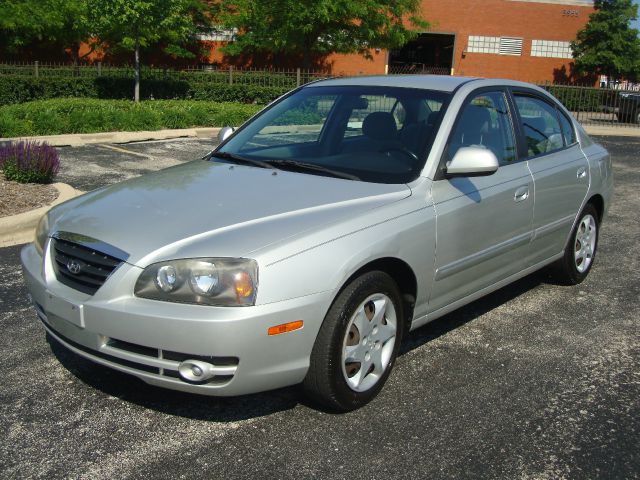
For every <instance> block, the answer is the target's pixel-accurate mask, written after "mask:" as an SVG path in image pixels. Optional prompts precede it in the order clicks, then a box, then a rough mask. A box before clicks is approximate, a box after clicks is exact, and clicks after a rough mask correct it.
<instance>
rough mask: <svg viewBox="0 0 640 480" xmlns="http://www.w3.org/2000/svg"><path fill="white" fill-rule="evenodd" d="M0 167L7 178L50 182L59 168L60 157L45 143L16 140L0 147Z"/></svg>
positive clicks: (26, 181) (29, 181)
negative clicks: (16, 141)
mask: <svg viewBox="0 0 640 480" xmlns="http://www.w3.org/2000/svg"><path fill="white" fill-rule="evenodd" d="M0 168H1V169H2V173H3V174H4V177H5V178H6V179H7V180H12V181H16V182H20V183H51V180H53V177H54V176H55V175H56V174H57V173H58V169H59V168H60V158H59V157H58V152H57V151H56V149H55V148H53V147H52V146H51V145H49V144H47V143H38V142H18V143H12V144H9V145H6V146H3V147H0Z"/></svg>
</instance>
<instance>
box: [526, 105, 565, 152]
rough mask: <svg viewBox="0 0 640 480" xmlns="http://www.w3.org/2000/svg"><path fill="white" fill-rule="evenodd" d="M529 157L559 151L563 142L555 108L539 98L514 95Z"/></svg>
mask: <svg viewBox="0 0 640 480" xmlns="http://www.w3.org/2000/svg"><path fill="white" fill-rule="evenodd" d="M514 98H515V101H516V107H517V108H518V112H519V113H520V119H521V120H522V128H523V131H524V136H525V140H526V142H527V154H528V156H529V157H537V156H538V155H544V154H547V153H551V152H554V151H556V150H560V149H561V148H563V147H564V145H565V142H564V138H563V136H562V129H561V128H560V122H559V121H558V113H557V111H556V108H555V107H554V106H552V105H549V104H548V103H547V102H545V101H544V100H541V99H539V98H535V97H530V96H525V95H521V94H515V95H514Z"/></svg>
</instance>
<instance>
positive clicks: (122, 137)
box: [0, 128, 220, 147]
mask: <svg viewBox="0 0 640 480" xmlns="http://www.w3.org/2000/svg"><path fill="white" fill-rule="evenodd" d="M219 131H220V128H183V129H175V130H154V131H142V132H104V133H74V134H69V135H44V136H39V137H14V138H0V145H2V144H4V143H10V142H17V141H20V140H30V141H37V142H47V143H48V144H49V145H53V146H54V147H80V146H83V145H90V144H95V143H131V142H144V141H148V140H167V139H171V138H215V137H216V136H217V135H218V132H219Z"/></svg>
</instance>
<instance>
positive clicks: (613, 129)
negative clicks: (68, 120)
mask: <svg viewBox="0 0 640 480" xmlns="http://www.w3.org/2000/svg"><path fill="white" fill-rule="evenodd" d="M583 127H584V129H585V130H586V131H587V133H588V134H589V135H598V136H612V137H640V127H617V126H613V125H611V126H609V125H605V126H600V125H583ZM219 131H220V128H185V129H175V130H156V131H143V132H106V133H77V134H70V135H46V136H41V137H16V138H0V145H2V144H3V143H9V142H15V141H19V140H33V141H39V142H47V143H48V144H49V145H53V146H54V147H67V146H70V147H79V146H82V145H90V144H96V143H131V142H143V141H148V140H168V139H172V138H216V136H217V135H218V132H219Z"/></svg>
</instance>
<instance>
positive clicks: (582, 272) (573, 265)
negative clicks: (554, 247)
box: [555, 203, 599, 285]
mask: <svg viewBox="0 0 640 480" xmlns="http://www.w3.org/2000/svg"><path fill="white" fill-rule="evenodd" d="M598 229H599V222H598V212H597V211H596V209H595V208H594V206H593V205H591V204H590V203H589V204H587V205H586V206H585V207H584V209H583V210H582V212H581V213H580V217H579V220H578V223H577V224H576V226H575V227H574V229H573V232H571V237H570V239H569V244H568V245H567V247H566V248H565V251H564V257H562V258H561V259H560V260H558V262H557V263H556V265H555V267H556V268H555V276H556V278H557V279H558V280H559V281H561V282H562V283H565V284H568V285H576V284H578V283H580V282H582V281H583V280H584V279H585V278H586V277H587V275H588V274H589V271H590V270H591V267H592V266H593V261H594V260H595V256H596V249H597V247H598Z"/></svg>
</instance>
